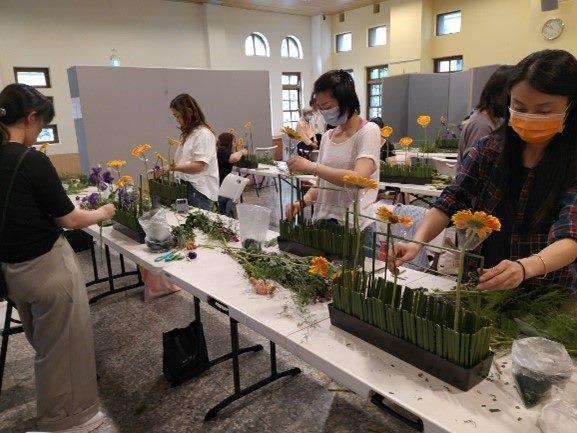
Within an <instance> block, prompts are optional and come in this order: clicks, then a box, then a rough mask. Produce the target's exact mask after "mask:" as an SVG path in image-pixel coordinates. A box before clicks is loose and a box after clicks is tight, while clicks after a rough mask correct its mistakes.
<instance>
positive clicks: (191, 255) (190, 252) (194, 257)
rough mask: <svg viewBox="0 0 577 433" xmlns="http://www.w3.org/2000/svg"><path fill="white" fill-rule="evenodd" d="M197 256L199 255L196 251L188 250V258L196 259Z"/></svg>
mask: <svg viewBox="0 0 577 433" xmlns="http://www.w3.org/2000/svg"><path fill="white" fill-rule="evenodd" d="M196 257H197V254H196V252H195V251H189V252H188V258H189V259H190V260H194V259H196Z"/></svg>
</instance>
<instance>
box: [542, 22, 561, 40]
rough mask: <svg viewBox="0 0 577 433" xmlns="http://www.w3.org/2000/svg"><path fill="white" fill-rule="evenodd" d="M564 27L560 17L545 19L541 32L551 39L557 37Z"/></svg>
mask: <svg viewBox="0 0 577 433" xmlns="http://www.w3.org/2000/svg"><path fill="white" fill-rule="evenodd" d="M564 28H565V23H564V22H563V20H562V19H561V18H551V19H550V20H547V21H545V24H543V28H542V29H541V34H542V35H543V37H544V38H545V39H547V40H549V41H552V40H553V39H557V38H558V37H559V36H561V33H563V29H564Z"/></svg>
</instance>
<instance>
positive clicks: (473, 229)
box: [451, 210, 501, 240]
mask: <svg viewBox="0 0 577 433" xmlns="http://www.w3.org/2000/svg"><path fill="white" fill-rule="evenodd" d="M451 221H453V224H454V225H455V227H457V228H458V229H459V230H464V231H465V233H466V235H467V236H470V235H471V234H474V235H476V236H477V237H478V238H479V239H481V240H483V239H485V238H486V237H487V236H489V235H490V234H491V233H493V232H498V231H499V230H501V221H499V218H497V217H494V216H493V215H489V214H488V213H487V212H483V211H475V212H472V211H470V210H462V211H459V212H457V213H456V214H454V215H453V217H452V218H451Z"/></svg>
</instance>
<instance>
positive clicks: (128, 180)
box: [116, 175, 134, 188]
mask: <svg viewBox="0 0 577 433" xmlns="http://www.w3.org/2000/svg"><path fill="white" fill-rule="evenodd" d="M133 184H134V180H133V179H132V176H128V175H124V176H120V177H119V178H118V180H117V181H116V185H118V186H119V187H120V188H122V187H124V186H126V185H133Z"/></svg>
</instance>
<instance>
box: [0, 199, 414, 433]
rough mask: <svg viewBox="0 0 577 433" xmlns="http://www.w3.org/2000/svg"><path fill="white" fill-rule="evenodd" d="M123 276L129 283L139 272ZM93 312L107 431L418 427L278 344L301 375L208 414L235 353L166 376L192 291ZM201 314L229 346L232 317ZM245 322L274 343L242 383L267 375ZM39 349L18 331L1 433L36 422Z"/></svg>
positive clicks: (244, 333)
mask: <svg viewBox="0 0 577 433" xmlns="http://www.w3.org/2000/svg"><path fill="white" fill-rule="evenodd" d="M253 194H254V193H248V194H247V197H246V198H247V201H249V199H250V202H261V203H263V204H265V205H268V203H271V205H272V203H276V199H275V198H274V195H275V194H274V189H272V188H270V189H268V190H264V192H263V194H262V196H261V198H260V199H257V198H256V197H254V196H253ZM251 196H252V197H251ZM276 206H277V207H278V205H276ZM275 219H276V216H273V218H272V220H273V221H274V220H275ZM79 256H80V259H81V263H82V266H83V269H84V270H85V272H86V276H87V280H88V279H90V278H91V276H92V275H91V269H92V268H91V264H90V255H89V254H87V253H81V254H79ZM113 262H114V263H115V264H117V261H115V260H114V259H113ZM103 274H104V273H103ZM118 283H119V285H123V284H130V283H131V279H130V278H127V279H124V280H118ZM106 289H107V286H106V284H101V285H98V286H93V287H91V288H90V290H89V295H90V296H92V295H94V294H96V293H98V292H100V291H103V290H106ZM91 311H92V321H93V324H94V333H95V346H96V360H97V370H98V373H99V375H100V380H99V384H98V386H99V392H100V399H101V405H102V410H103V412H104V413H105V414H106V421H105V423H104V424H103V425H102V426H101V427H100V428H99V429H98V432H99V433H117V432H143V433H144V432H327V433H328V432H331V433H337V432H382V433H388V432H406V431H412V430H408V429H407V427H406V426H405V425H404V424H403V423H401V422H400V421H398V420H396V419H395V418H392V417H389V416H388V415H386V414H385V413H383V412H381V411H380V410H379V409H377V408H376V407H374V406H373V405H372V404H371V403H370V402H368V401H367V400H365V399H363V398H361V397H359V396H357V395H355V394H353V393H351V392H350V391H348V390H347V389H344V388H343V387H342V386H341V385H339V384H337V383H335V382H333V381H332V380H331V379H330V378H329V377H328V376H326V375H324V374H323V373H321V372H319V371H317V370H315V369H313V368H312V367H310V366H308V365H307V364H305V363H303V362H301V361H300V360H299V359H298V358H296V357H295V356H293V355H292V354H290V353H289V352H287V351H285V350H283V349H282V348H281V347H278V348H277V349H278V350H277V352H278V361H279V370H282V369H285V368H290V367H293V366H296V367H300V368H301V369H302V370H303V373H302V374H300V375H298V376H296V377H294V378H285V379H282V380H279V381H277V382H276V383H274V384H272V385H269V386H267V387H265V388H263V389H261V390H259V391H257V392H255V393H253V394H251V395H250V396H248V397H245V398H244V399H242V400H240V401H238V402H237V403H235V404H233V405H232V406H230V407H229V408H228V409H226V410H224V411H223V412H221V414H220V415H219V417H218V418H217V419H216V420H214V421H210V422H204V421H203V418H204V415H205V413H206V411H207V410H208V409H210V408H211V407H212V406H214V405H215V404H217V403H218V402H219V401H220V400H222V399H223V398H225V397H226V396H227V395H229V393H230V392H231V390H232V388H233V384H232V372H231V362H230V361H228V362H225V363H222V364H220V365H218V366H215V367H213V368H212V369H210V370H209V371H207V372H205V373H204V374H202V375H201V376H199V377H197V378H196V379H193V380H191V381H189V382H187V383H185V384H183V385H181V386H179V387H176V388H170V387H169V386H168V384H167V382H166V381H165V379H164V377H163V375H162V333H163V332H165V331H168V330H170V329H173V328H175V327H182V326H185V325H186V324H188V323H189V322H190V321H191V319H192V315H193V302H192V296H191V295H189V294H188V293H185V292H178V293H175V294H172V295H169V296H166V297H164V298H160V299H157V300H154V301H150V302H148V303H144V301H143V298H142V292H141V289H135V290H132V291H129V292H125V293H122V294H117V295H113V296H111V297H108V298H105V299H102V300H100V301H99V302H98V303H96V304H95V305H93V306H91ZM202 315H203V325H204V331H205V335H206V339H207V345H208V348H209V354H210V356H211V357H216V356H219V355H222V354H224V353H226V352H228V351H229V350H230V339H229V328H228V320H227V318H226V317H225V316H224V315H222V314H220V313H218V312H217V311H215V310H213V309H212V308H210V307H205V306H204V305H203V306H202ZM239 330H240V336H241V346H245V345H252V344H257V343H260V344H262V345H263V346H264V347H265V350H264V351H262V352H260V353H256V354H248V355H243V356H242V358H241V364H240V365H241V379H242V384H243V385H248V384H250V383H252V382H254V381H257V380H259V379H260V378H262V377H265V376H266V375H267V374H268V371H269V362H268V361H269V358H268V342H267V341H266V340H264V339H263V338H261V337H260V336H259V335H258V334H256V333H254V332H252V331H250V330H249V329H247V328H245V327H243V326H240V327H239ZM33 358H34V353H33V350H32V349H31V347H30V346H29V344H28V342H27V341H26V339H25V338H24V336H23V334H19V335H16V336H12V337H11V338H10V343H9V348H8V357H7V366H6V371H5V377H4V385H3V389H2V395H1V396H0V432H3V433H4V432H6V433H8V432H26V431H30V430H34V420H33V418H34V415H35V413H36V402H35V391H34V368H33Z"/></svg>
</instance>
